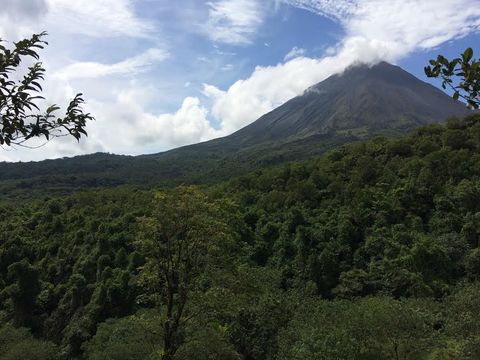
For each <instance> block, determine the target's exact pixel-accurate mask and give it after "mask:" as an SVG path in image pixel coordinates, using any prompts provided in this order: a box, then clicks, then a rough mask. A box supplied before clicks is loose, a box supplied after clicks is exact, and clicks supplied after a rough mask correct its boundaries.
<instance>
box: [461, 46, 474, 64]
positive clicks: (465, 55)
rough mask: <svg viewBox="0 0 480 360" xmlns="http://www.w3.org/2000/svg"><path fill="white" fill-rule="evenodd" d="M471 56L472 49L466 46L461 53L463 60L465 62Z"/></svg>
mask: <svg viewBox="0 0 480 360" xmlns="http://www.w3.org/2000/svg"><path fill="white" fill-rule="evenodd" d="M472 57H473V49H472V48H468V49H467V50H465V52H464V53H463V60H464V61H465V62H469V61H470V60H471V59H472Z"/></svg>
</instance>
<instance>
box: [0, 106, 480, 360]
mask: <svg viewBox="0 0 480 360" xmlns="http://www.w3.org/2000/svg"><path fill="white" fill-rule="evenodd" d="M479 164H480V116H479V115H478V114H476V115H471V116H469V117H467V118H465V119H464V120H458V119H455V118H452V119H450V120H449V121H448V122H447V124H446V125H445V126H442V125H430V126H427V127H423V128H420V129H418V130H416V131H414V132H413V133H411V134H410V135H408V136H405V137H402V138H396V139H387V138H384V137H377V138H374V139H372V140H369V141H365V142H362V143H357V144H351V145H348V146H344V147H342V148H339V149H337V150H334V151H332V152H330V153H328V154H326V155H324V156H322V157H319V158H316V159H312V160H309V161H306V162H297V163H290V164H286V165H281V166H278V167H275V168H271V169H263V170H258V171H255V172H253V173H251V174H249V175H245V176H242V177H239V178H235V179H232V180H229V181H227V182H223V183H219V184H217V185H214V186H203V187H191V186H182V187H177V188H167V187H165V188H163V189H156V190H152V189H141V188H136V187H133V186H121V187H114V188H104V189H97V190H88V191H79V192H75V193H72V194H69V195H64V196H58V197H55V196H54V197H52V195H48V194H45V193H41V192H37V193H32V194H31V196H30V197H29V198H25V199H21V198H18V199H17V200H16V201H15V202H12V201H0V289H1V291H0V358H1V359H24V358H31V359H59V360H63V359H118V360H122V359H159V358H160V359H161V358H163V359H200V360H201V359H205V360H206V359H232V360H233V359H238V358H242V359H250V360H270V359H302V360H303V359H478V357H479V356H480V327H479V324H480V315H479V314H480V300H479V297H478V294H479V292H480V282H479V276H480V247H479V245H480V166H479Z"/></svg>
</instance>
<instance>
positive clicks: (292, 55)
mask: <svg viewBox="0 0 480 360" xmlns="http://www.w3.org/2000/svg"><path fill="white" fill-rule="evenodd" d="M305 53H306V50H305V49H302V48H298V47H296V46H294V47H293V48H292V50H290V51H289V52H288V54H287V55H285V57H284V58H283V60H284V61H287V60H291V59H294V58H296V57H300V56H304V55H305Z"/></svg>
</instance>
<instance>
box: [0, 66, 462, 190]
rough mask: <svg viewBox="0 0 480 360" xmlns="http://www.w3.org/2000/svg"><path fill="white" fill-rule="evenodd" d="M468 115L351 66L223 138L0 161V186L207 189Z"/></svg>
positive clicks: (386, 75) (434, 93)
mask: <svg viewBox="0 0 480 360" xmlns="http://www.w3.org/2000/svg"><path fill="white" fill-rule="evenodd" d="M469 113H471V111H470V110H468V109H467V108H466V106H465V105H464V104H463V103H460V102H458V101H454V100H453V99H451V98H450V97H449V96H448V95H446V94H445V93H444V92H442V91H441V90H439V89H437V88H436V87H434V86H433V85H430V84H428V83H425V82H423V81H421V80H420V79H418V78H416V77H415V76H413V75H412V74H410V73H408V72H406V71H405V70H403V69H401V68H400V67H398V66H394V65H391V64H389V63H386V62H380V63H379V64H376V65H374V66H368V65H355V66H352V67H349V68H347V69H346V70H345V71H344V72H343V73H341V74H335V75H332V76H330V77H329V78H327V79H325V80H324V81H322V82H320V83H318V84H316V85H314V86H311V87H310V88H308V89H306V90H305V91H304V93H303V94H301V95H300V96H297V97H295V98H293V99H291V100H289V101H287V102H285V103H284V104H283V105H281V106H279V107H278V108H276V109H274V110H272V111H270V112H269V113H267V114H265V115H263V116H261V117H260V118H259V119H258V120H256V121H254V122H253V123H251V124H249V125H247V126H245V127H244V128H242V129H240V130H238V131H236V132H234V133H233V134H231V135H228V136H225V137H222V138H217V139H213V140H210V141H206V142H202V143H198V144H193V145H187V146H183V147H180V148H176V149H172V150H169V151H166V152H161V153H156V154H148V155H139V156H126V155H112V154H105V153H101V154H90V155H86V156H83V157H74V158H67V159H56V160H45V161H43V162H37V163H33V162H30V163H0V180H18V179H23V180H27V182H28V181H30V182H31V181H32V180H34V179H35V178H41V177H43V178H45V177H49V176H50V177H56V178H61V177H62V176H63V177H64V181H63V184H64V185H65V186H67V187H69V186H75V184H76V181H77V180H78V179H77V180H72V177H78V176H80V177H81V178H84V180H85V181H83V180H82V181H81V182H80V183H81V184H83V185H81V186H89V185H85V182H86V183H88V184H99V183H100V186H103V185H101V184H107V185H117V184H123V183H136V184H137V183H141V184H146V183H148V184H151V183H179V182H193V183H203V182H207V183H208V182H212V181H216V180H217V179H219V180H222V179H225V178H229V177H231V176H237V175H241V174H243V173H246V172H248V171H251V170H254V169H256V168H259V167H264V166H270V165H275V164H279V163H282V162H286V161H292V160H303V159H307V158H309V157H311V156H315V155H320V154H321V153H323V152H325V151H327V150H329V149H332V148H334V147H336V146H340V145H342V144H345V143H349V142H354V141H359V140H363V139H366V138H370V137H373V136H377V135H383V136H396V135H401V134H405V133H406V132H408V131H410V130H412V129H414V128H416V127H419V126H422V125H428V124H432V123H437V122H442V121H445V120H446V119H447V118H448V117H450V116H457V117H463V116H465V115H467V114H469ZM62 174H63V175H62ZM67 177H69V179H67ZM95 178H99V179H102V180H105V181H100V182H99V181H94V180H95ZM37 180H39V179H37ZM87 180H88V181H87ZM59 183H62V181H61V180H59ZM92 186H94V185H92Z"/></svg>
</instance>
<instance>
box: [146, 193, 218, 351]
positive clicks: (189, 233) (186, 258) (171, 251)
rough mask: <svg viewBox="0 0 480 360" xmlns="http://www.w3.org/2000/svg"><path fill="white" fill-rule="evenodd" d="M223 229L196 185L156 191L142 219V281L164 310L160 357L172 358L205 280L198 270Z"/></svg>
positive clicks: (206, 265) (209, 261)
mask: <svg viewBox="0 0 480 360" xmlns="http://www.w3.org/2000/svg"><path fill="white" fill-rule="evenodd" d="M226 229H227V226H226V224H225V223H224V222H223V221H222V218H221V216H220V213H219V212H218V209H217V207H216V205H215V204H214V203H212V202H210V201H209V200H208V199H207V197H206V196H205V195H204V194H203V193H202V192H200V191H199V190H197V189H196V188H194V187H180V188H178V189H176V190H174V191H173V192H171V193H160V194H158V195H157V196H156V198H155V202H154V210H153V215H152V216H150V217H144V218H141V219H140V233H139V238H138V240H137V246H138V248H139V250H140V251H141V252H142V253H143V254H144V256H145V257H146V263H145V265H144V266H143V267H142V268H141V276H142V283H143V285H145V286H146V287H147V289H149V290H150V291H151V293H153V295H154V297H155V299H154V300H155V301H157V302H158V305H159V306H160V308H161V309H162V310H163V312H164V313H165V322H164V325H163V352H162V359H163V360H171V359H173V357H174V355H175V353H176V352H177V350H178V349H179V347H180V345H181V344H182V341H183V334H182V332H183V330H184V324H185V323H186V321H187V320H188V319H189V318H191V317H192V316H194V314H188V309H187V305H188V302H189V300H190V299H191V298H193V294H194V293H195V292H196V291H198V290H201V288H204V287H205V286H208V281H209V280H208V277H207V276H205V277H202V275H204V274H205V273H206V272H207V270H208V268H209V266H210V265H211V264H212V263H213V260H214V259H215V256H216V251H217V249H218V247H217V245H218V241H219V240H220V239H222V240H223V239H224V238H225V237H226V236H225V235H226ZM202 280H204V281H202Z"/></svg>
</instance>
